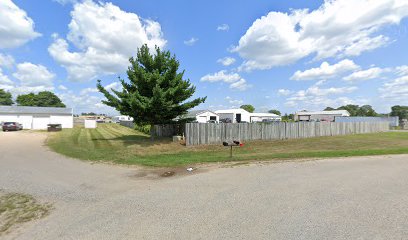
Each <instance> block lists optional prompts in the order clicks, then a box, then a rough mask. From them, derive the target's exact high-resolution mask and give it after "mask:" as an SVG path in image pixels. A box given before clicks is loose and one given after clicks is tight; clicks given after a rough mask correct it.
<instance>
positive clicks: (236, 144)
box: [222, 141, 244, 158]
mask: <svg viewBox="0 0 408 240" xmlns="http://www.w3.org/2000/svg"><path fill="white" fill-rule="evenodd" d="M222 145H223V146H224V147H230V158H232V147H242V146H244V144H243V143H241V142H240V141H232V142H223V143H222Z"/></svg>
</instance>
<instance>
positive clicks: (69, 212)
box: [0, 132, 408, 240]
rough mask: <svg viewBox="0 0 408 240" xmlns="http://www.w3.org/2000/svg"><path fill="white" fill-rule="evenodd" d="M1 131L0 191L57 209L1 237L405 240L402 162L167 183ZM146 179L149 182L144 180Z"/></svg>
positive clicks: (355, 161)
mask: <svg viewBox="0 0 408 240" xmlns="http://www.w3.org/2000/svg"><path fill="white" fill-rule="evenodd" d="M45 138H46V135H45V134H41V133H26V132H8V133H0V188H1V189H3V190H5V191H7V192H20V193H28V194H31V195H33V196H34V197H36V198H37V199H38V200H40V201H42V202H49V203H52V204H53V206H54V209H53V210H52V212H51V214H50V215H49V216H47V217H46V218H44V219H41V220H37V221H34V222H31V223H27V224H24V225H22V226H21V227H20V228H18V229H17V230H15V231H13V232H12V233H10V234H8V235H6V236H4V237H3V238H4V239H29V240H32V239H41V240H43V239H52V240H54V239H98V240H101V239H406V237H407V236H408V156H407V155H394V156H376V157H358V158H354V157H353V158H343V159H327V160H319V161H304V162H286V163H274V164H272V163H264V164H261V163H259V164H253V165H249V166H236V167H225V168H216V169H212V170H210V171H205V172H202V173H193V174H190V175H186V176H181V177H180V176H177V175H176V176H173V177H168V178H159V177H154V176H155V175H153V174H151V173H149V172H146V171H145V170H143V169H140V168H135V167H121V166H110V165H104V164H90V163H87V162H82V161H79V160H74V159H69V158H66V157H64V156H61V155H58V154H56V153H53V152H51V151H50V150H49V149H48V148H47V147H45V146H43V144H44V143H43V142H44V140H45ZM146 174H147V176H146Z"/></svg>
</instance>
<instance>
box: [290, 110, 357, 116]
mask: <svg viewBox="0 0 408 240" xmlns="http://www.w3.org/2000/svg"><path fill="white" fill-rule="evenodd" d="M296 114H297V115H298V116H299V115H341V116H350V113H349V112H348V111H347V110H333V111H315V112H297V113H296Z"/></svg>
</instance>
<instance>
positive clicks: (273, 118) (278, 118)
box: [251, 116, 282, 122]
mask: <svg viewBox="0 0 408 240" xmlns="http://www.w3.org/2000/svg"><path fill="white" fill-rule="evenodd" d="M264 119H266V120H272V121H281V120H282V119H281V118H280V117H266V116H265V117H261V116H252V117H251V122H262V120H264Z"/></svg>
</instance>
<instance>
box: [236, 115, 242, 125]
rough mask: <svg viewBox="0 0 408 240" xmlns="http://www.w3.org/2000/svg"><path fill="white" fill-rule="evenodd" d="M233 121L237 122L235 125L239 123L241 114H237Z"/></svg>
mask: <svg viewBox="0 0 408 240" xmlns="http://www.w3.org/2000/svg"><path fill="white" fill-rule="evenodd" d="M235 119H236V120H237V123H240V122H241V113H237V115H236V117H235Z"/></svg>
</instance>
